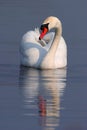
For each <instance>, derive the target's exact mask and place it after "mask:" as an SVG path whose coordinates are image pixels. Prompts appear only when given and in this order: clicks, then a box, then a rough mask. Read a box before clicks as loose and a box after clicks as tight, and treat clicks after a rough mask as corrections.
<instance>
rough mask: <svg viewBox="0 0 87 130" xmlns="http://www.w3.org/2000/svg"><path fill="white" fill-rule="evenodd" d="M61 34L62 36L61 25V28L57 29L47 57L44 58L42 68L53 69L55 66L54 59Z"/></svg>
mask: <svg viewBox="0 0 87 130" xmlns="http://www.w3.org/2000/svg"><path fill="white" fill-rule="evenodd" d="M61 34H62V26H61V23H60V26H58V27H56V28H55V36H54V40H53V43H52V45H51V47H50V49H49V51H48V53H47V54H46V56H45V57H44V58H43V60H42V62H41V65H40V67H41V68H44V69H45V68H46V69H47V67H48V68H50V69H52V68H53V67H54V66H55V61H54V60H55V58H54V57H55V53H56V50H57V48H58V44H59V41H60V38H61Z"/></svg>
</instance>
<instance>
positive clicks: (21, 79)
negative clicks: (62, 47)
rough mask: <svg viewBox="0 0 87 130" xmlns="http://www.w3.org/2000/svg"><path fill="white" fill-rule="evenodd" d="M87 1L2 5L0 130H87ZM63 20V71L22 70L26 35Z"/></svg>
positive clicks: (2, 1)
mask: <svg viewBox="0 0 87 130" xmlns="http://www.w3.org/2000/svg"><path fill="white" fill-rule="evenodd" d="M86 6H87V1H86V0H83V1H79V0H77V1H76V0H73V1H71V0H67V1H65V0H62V1H61V0H53V1H52V0H48V1H47V0H44V1H41V0H37V1H35V0H15V1H14V0H0V130H19V129H20V130H87V101H86V100H87V60H86V59H87V58H86V57H87V29H86V27H85V26H86V24H87V13H86V12H87V7H86ZM50 15H54V16H57V17H59V18H60V19H61V21H62V24H63V36H64V38H65V40H66V42H67V47H68V66H67V68H65V69H56V70H43V71H41V70H36V69H32V68H26V67H21V66H20V56H19V44H20V42H21V38H22V36H23V34H24V33H25V32H27V31H28V30H30V29H34V28H35V27H37V26H38V27H39V26H40V24H41V22H42V21H43V19H44V18H46V17H47V16H50Z"/></svg>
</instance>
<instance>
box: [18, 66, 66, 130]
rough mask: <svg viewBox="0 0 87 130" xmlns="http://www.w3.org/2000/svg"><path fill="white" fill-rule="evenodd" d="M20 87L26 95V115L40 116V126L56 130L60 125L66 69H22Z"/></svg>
mask: <svg viewBox="0 0 87 130" xmlns="http://www.w3.org/2000/svg"><path fill="white" fill-rule="evenodd" d="M20 86H21V87H22V90H23V95H24V104H25V111H24V112H25V113H24V114H25V115H27V116H30V115H31V116H38V114H39V123H40V125H44V126H45V130H48V129H49V130H51V129H52V130H54V129H55V127H56V126H58V125H59V119H60V110H61V106H60V102H61V99H62V96H63V93H64V89H65V86H66V69H57V70H36V69H31V68H27V67H21V70H20Z"/></svg>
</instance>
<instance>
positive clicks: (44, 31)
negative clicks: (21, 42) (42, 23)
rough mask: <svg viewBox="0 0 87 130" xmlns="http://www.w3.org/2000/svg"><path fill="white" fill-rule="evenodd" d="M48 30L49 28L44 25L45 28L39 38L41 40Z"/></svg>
mask: <svg viewBox="0 0 87 130" xmlns="http://www.w3.org/2000/svg"><path fill="white" fill-rule="evenodd" d="M47 32H48V29H47V28H46V27H44V28H43V30H42V32H41V34H40V37H39V40H41V39H42V38H43V37H44V36H45V34H46V33H47Z"/></svg>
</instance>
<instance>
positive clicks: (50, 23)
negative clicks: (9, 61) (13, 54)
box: [20, 16, 67, 69]
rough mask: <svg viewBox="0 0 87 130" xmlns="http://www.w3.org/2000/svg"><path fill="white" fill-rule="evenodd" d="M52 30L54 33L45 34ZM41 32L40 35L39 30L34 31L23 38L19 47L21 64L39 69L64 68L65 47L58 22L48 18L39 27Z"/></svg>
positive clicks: (56, 19)
mask: <svg viewBox="0 0 87 130" xmlns="http://www.w3.org/2000/svg"><path fill="white" fill-rule="evenodd" d="M53 28H54V29H55V33H54V32H50V33H48V34H46V33H47V32H48V31H49V30H51V29H53ZM41 30H42V32H41V34H40V32H39V29H35V31H29V32H27V33H26V34H25V35H24V36H23V38H22V42H21V45H20V61H21V64H22V65H24V66H29V67H34V68H41V69H56V68H62V67H65V66H66V65H67V46H66V43H65V41H64V39H63V37H62V36H61V35H62V26H61V22H60V20H59V19H58V18H56V17H53V16H50V17H48V18H47V19H46V20H45V21H44V22H43V24H42V25H41ZM45 34H46V35H45ZM42 39H43V40H42ZM47 42H48V43H47Z"/></svg>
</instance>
